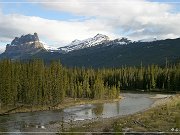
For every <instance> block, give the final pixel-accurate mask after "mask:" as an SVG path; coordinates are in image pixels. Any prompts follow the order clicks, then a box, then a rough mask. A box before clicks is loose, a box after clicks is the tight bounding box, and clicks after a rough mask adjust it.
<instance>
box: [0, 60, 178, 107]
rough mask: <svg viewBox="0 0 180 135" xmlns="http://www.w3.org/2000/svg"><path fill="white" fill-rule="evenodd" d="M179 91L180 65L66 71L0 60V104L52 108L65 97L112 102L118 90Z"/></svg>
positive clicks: (53, 65)
mask: <svg viewBox="0 0 180 135" xmlns="http://www.w3.org/2000/svg"><path fill="white" fill-rule="evenodd" d="M154 89H159V90H162V91H165V92H166V91H178V90H180V64H176V65H168V64H167V63H166V66H165V67H159V66H158V65H149V66H146V67H143V65H142V64H141V65H140V66H138V67H127V66H122V67H120V68H101V69H92V68H83V67H82V68H77V67H74V68H67V67H64V66H62V64H61V63H60V61H52V62H51V64H49V65H46V64H44V62H43V60H40V59H36V60H31V61H29V62H20V61H12V60H2V61H0V103H1V104H2V105H4V106H6V105H16V104H27V105H34V106H35V105H42V106H43V105H56V104H59V103H62V102H63V101H64V99H65V98H74V99H77V98H88V99H114V98H118V97H119V95H120V90H144V91H152V90H154Z"/></svg>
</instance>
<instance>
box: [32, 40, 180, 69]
mask: <svg viewBox="0 0 180 135" xmlns="http://www.w3.org/2000/svg"><path fill="white" fill-rule="evenodd" d="M31 58H42V59H44V60H45V61H47V62H50V61H51V60H57V59H60V60H61V62H62V64H64V65H66V66H84V67H119V66H122V65H127V66H138V65H140V63H141V62H142V63H143V65H149V64H159V65H164V64H165V61H166V58H167V59H168V61H169V62H171V63H175V62H177V61H179V60H180V38H178V39H167V40H160V41H153V42H135V43H130V44H128V45H119V44H118V45H117V44H116V42H114V43H111V44H110V45H109V46H105V45H104V44H101V45H98V46H95V47H89V48H85V49H81V50H77V51H72V52H69V53H66V54H60V53H55V52H51V53H50V52H44V53H38V54H36V55H34V56H33V57H31Z"/></svg>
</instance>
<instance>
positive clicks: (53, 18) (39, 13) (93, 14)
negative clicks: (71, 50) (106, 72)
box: [0, 0, 180, 50]
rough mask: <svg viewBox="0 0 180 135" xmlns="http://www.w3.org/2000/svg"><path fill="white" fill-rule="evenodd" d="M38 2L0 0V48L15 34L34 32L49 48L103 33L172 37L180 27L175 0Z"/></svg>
mask: <svg viewBox="0 0 180 135" xmlns="http://www.w3.org/2000/svg"><path fill="white" fill-rule="evenodd" d="M45 1H46V2H47V3H45ZM39 2H40V3H38V2H37V1H36V0H1V1H0V41H1V42H0V50H3V49H2V48H5V44H6V43H9V42H10V41H11V40H12V39H13V38H14V37H15V36H20V35H22V34H27V33H34V32H37V33H38V34H39V37H40V38H41V40H42V41H43V42H46V43H47V44H48V45H50V46H53V47H59V46H63V45H67V44H68V43H70V42H71V41H72V40H74V39H80V40H82V39H85V38H88V37H92V36H94V35H96V34H97V33H102V34H106V35H108V36H109V37H110V38H112V39H113V38H117V37H119V38H120V37H123V36H126V37H128V38H130V39H132V40H138V39H146V38H154V37H156V38H159V39H163V38H176V37H179V35H180V29H179V28H176V26H178V25H180V23H179V22H180V21H179V20H180V1H179V0H119V1H116V0H98V2H97V1H96V0H76V2H74V1H73V0H61V1H60V0H59V1H58V0H53V1H52V0H39ZM53 2H56V3H54V4H53ZM58 2H60V3H58ZM130 9H131V10H130Z"/></svg>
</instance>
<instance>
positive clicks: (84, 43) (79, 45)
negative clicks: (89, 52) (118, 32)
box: [58, 34, 110, 53]
mask: <svg viewBox="0 0 180 135" xmlns="http://www.w3.org/2000/svg"><path fill="white" fill-rule="evenodd" d="M109 41H110V39H109V37H108V36H106V35H103V34H97V35H96V36H94V37H93V38H88V39H85V40H77V39H76V40H74V41H72V42H71V43H70V44H69V45H67V46H64V47H60V48H58V49H59V51H60V52H64V53H67V52H70V51H73V50H79V49H84V48H87V47H92V46H96V45H99V44H102V43H106V42H109Z"/></svg>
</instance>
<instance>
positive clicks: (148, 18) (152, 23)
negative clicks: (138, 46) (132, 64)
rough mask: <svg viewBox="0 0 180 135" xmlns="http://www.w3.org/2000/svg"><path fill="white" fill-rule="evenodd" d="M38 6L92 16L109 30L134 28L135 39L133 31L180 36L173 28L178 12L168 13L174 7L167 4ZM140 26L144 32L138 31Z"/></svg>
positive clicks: (126, 1)
mask: <svg viewBox="0 0 180 135" xmlns="http://www.w3.org/2000/svg"><path fill="white" fill-rule="evenodd" d="M30 1H37V0H30ZM43 1H44V0H43ZM39 2H42V1H41V0H39ZM40 5H43V6H44V7H46V8H49V9H52V10H58V11H63V12H64V11H65V12H69V13H72V14H75V15H81V16H92V17H95V18H96V19H98V20H100V21H101V22H103V23H106V24H108V26H112V29H121V31H122V32H124V33H127V32H130V31H133V33H132V34H130V35H129V37H131V38H134V39H137V38H139V37H136V36H135V35H136V34H138V35H140V34H141V35H140V36H152V35H153V36H156V37H158V38H165V37H167V35H168V34H172V33H173V35H174V37H178V36H179V35H180V28H177V27H176V26H178V25H180V21H179V20H180V14H179V13H171V10H172V9H173V8H174V7H173V5H171V4H169V3H158V2H150V1H147V0H98V1H97V0H66V1H59V0H54V1H51V0H46V2H45V3H40ZM141 29H144V31H143V32H141V33H139V32H138V31H139V30H141ZM153 31H154V32H153ZM148 33H149V35H148ZM145 34H146V35H145ZM142 38H143V37H142Z"/></svg>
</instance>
